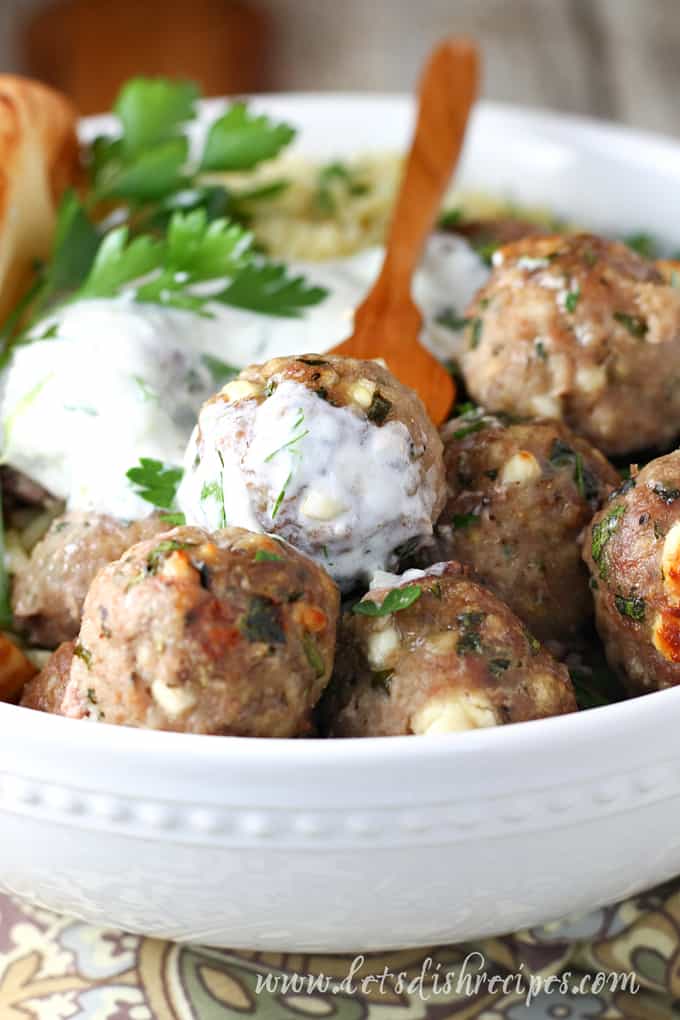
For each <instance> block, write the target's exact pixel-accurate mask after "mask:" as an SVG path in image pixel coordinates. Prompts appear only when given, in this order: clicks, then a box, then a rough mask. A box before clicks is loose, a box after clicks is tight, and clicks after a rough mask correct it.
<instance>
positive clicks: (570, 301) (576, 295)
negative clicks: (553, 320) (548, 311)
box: [564, 290, 581, 315]
mask: <svg viewBox="0 0 680 1020" xmlns="http://www.w3.org/2000/svg"><path fill="white" fill-rule="evenodd" d="M580 300H581V291H580V290H570V291H568V293H567V296H566V297H565V299H564V307H565V308H566V309H567V311H568V312H569V313H570V314H571V315H573V314H574V312H575V311H576V306H577V305H578V303H579V301H580Z"/></svg>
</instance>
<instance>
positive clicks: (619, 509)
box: [590, 504, 626, 581]
mask: <svg viewBox="0 0 680 1020" xmlns="http://www.w3.org/2000/svg"><path fill="white" fill-rule="evenodd" d="M625 512H626V508H625V506H622V505H621V504H620V505H619V506H615V507H613V508H612V509H611V510H610V511H609V512H608V513H607V514H606V515H605V516H604V517H603V518H602V520H600V521H598V523H597V524H596V525H595V527H594V528H593V538H592V544H591V547H590V553H591V556H592V557H593V561H594V562H595V563H596V564H597V566H598V568H599V573H600V577H601V578H602V580H603V581H606V579H607V574H608V568H607V563H606V560H605V558H604V553H605V549H606V547H607V543H608V542H609V539H610V538H611V537H612V535H613V534H614V532H615V531H616V529H617V528H618V526H619V524H620V522H621V518H622V517H623V515H624V513H625Z"/></svg>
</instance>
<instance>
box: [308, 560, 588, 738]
mask: <svg viewBox="0 0 680 1020" xmlns="http://www.w3.org/2000/svg"><path fill="white" fill-rule="evenodd" d="M418 574H419V572H418V571H413V572H410V573H409V574H407V575H406V577H405V578H403V579H402V581H401V583H399V584H398V586H397V587H396V588H393V589H386V588H377V589H374V590H372V591H369V592H368V594H367V595H366V596H365V597H364V598H363V599H362V600H361V602H359V603H357V604H355V605H354V606H353V607H352V609H351V610H349V611H348V612H346V613H345V614H344V615H343V618H342V624H341V628H340V634H339V638H338V656H337V661H336V669H335V674H334V677H333V681H332V683H331V685H330V687H329V688H328V691H327V693H326V696H325V698H324V701H323V706H322V712H321V714H322V717H323V719H324V722H325V728H326V729H327V731H328V732H329V734H330V735H331V736H335V737H368V736H389V735H398V734H409V733H415V734H439V733H452V732H458V731H461V730H468V729H476V728H479V727H483V726H498V725H502V724H503V723H510V722H520V721H522V720H525V719H538V718H541V717H543V716H549V715H559V714H561V713H563V712H572V711H574V710H575V708H576V702H575V700H574V694H573V690H572V687H571V681H570V679H569V674H568V672H567V670H566V668H565V667H564V666H562V665H560V664H559V663H558V662H556V661H555V660H554V659H553V658H552V656H551V655H549V653H548V652H546V651H545V650H544V649H542V648H541V646H540V644H539V643H538V641H536V640H535V638H533V637H531V635H530V634H529V633H528V631H527V630H526V629H525V627H524V625H523V624H522V623H521V622H520V621H519V620H518V619H517V617H516V616H515V615H514V614H513V613H512V612H511V611H510V610H509V609H508V607H507V606H506V605H505V604H504V603H503V602H501V601H500V600H499V599H497V598H496V596H495V595H493V594H492V593H491V592H490V591H487V590H486V589H485V588H482V587H481V585H479V584H477V583H476V582H475V581H473V580H471V578H470V577H469V576H467V573H466V568H464V567H462V566H460V565H459V564H457V563H440V564H437V565H436V566H434V567H431V568H430V569H429V570H428V571H427V572H426V573H425V574H424V575H422V576H418ZM387 610H389V611H387ZM368 614H370V615H368Z"/></svg>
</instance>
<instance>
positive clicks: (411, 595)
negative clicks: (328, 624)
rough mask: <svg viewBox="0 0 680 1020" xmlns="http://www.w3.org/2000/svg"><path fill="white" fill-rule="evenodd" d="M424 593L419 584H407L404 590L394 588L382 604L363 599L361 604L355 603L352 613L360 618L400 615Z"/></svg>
mask: <svg viewBox="0 0 680 1020" xmlns="http://www.w3.org/2000/svg"><path fill="white" fill-rule="evenodd" d="M422 591H423V589H422V588H421V586H420V585H419V584H407V585H405V586H404V587H403V588H392V590H391V591H389V592H388V593H387V595H386V596H385V598H384V599H383V601H382V603H377V602H373V601H372V600H371V599H363V600H362V601H361V602H355V603H354V605H353V606H352V612H353V613H358V614H359V615H360V616H389V615H390V614H391V613H400V612H401V611H402V610H403V609H408V608H409V606H412V605H413V603H414V602H417V600H418V599H419V598H420V596H421V595H422Z"/></svg>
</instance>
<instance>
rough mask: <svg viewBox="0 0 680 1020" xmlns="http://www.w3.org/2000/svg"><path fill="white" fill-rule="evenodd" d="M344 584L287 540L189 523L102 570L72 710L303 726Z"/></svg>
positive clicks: (113, 716)
mask: <svg viewBox="0 0 680 1020" xmlns="http://www.w3.org/2000/svg"><path fill="white" fill-rule="evenodd" d="M338 605H339V594H338V590H337V588H336V587H335V585H334V584H333V582H332V581H331V579H330V578H329V577H328V575H327V574H326V573H325V571H324V570H322V569H321V568H320V567H318V566H317V565H316V564H315V563H314V562H313V561H312V560H310V559H309V558H308V557H307V556H305V555H303V554H302V553H300V552H298V551H297V550H296V549H293V548H292V546H290V545H288V544H287V543H286V542H283V541H280V540H279V541H277V540H276V539H274V538H272V537H270V536H267V535H255V534H252V533H250V532H248V531H244V530H243V529H241V528H226V529H224V530H222V531H218V532H216V533H215V534H210V533H208V532H206V531H203V530H202V529H201V528H190V527H181V528H175V529H174V530H173V531H170V532H168V534H167V535H164V536H163V537H162V538H161V540H160V541H158V540H151V541H147V542H140V543H139V544H138V545H135V546H133V548H132V549H130V550H128V552H127V553H126V554H125V555H124V556H123V557H122V559H120V560H118V561H117V562H115V563H110V564H108V566H106V567H104V568H103V569H102V570H100V571H99V573H98V574H97V576H96V578H95V580H94V581H93V583H92V585H91V587H90V590H89V592H88V595H87V598H86V600H85V607H84V610H83V623H82V626H81V628H80V634H79V637H78V642H77V644H76V646H75V649H74V658H73V665H72V667H71V677H70V681H69V685H68V689H67V691H66V695H65V699H64V711H65V714H67V715H72V716H89V717H91V718H96V719H104V720H106V722H110V723H118V724H122V725H127V726H142V727H148V728H151V729H161V730H181V731H185V732H191V733H221V734H232V735H240V736H255V737H266V736H269V737H293V736H299V735H304V734H305V733H307V732H308V730H309V727H310V716H311V712H312V709H313V707H314V706H315V704H316V702H317V701H318V699H319V697H320V695H321V692H322V691H323V689H324V687H325V685H326V683H327V681H328V678H329V677H330V674H331V670H332V667H333V655H334V650H335V629H336V622H337V615H338Z"/></svg>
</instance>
